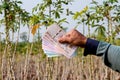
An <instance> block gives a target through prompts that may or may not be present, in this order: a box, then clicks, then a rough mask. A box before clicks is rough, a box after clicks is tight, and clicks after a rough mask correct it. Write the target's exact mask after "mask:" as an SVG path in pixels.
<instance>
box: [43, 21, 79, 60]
mask: <svg viewBox="0 0 120 80" xmlns="http://www.w3.org/2000/svg"><path fill="white" fill-rule="evenodd" d="M65 33H66V32H65V31H64V30H63V29H62V28H60V26H59V25H58V24H56V23H55V24H52V25H50V26H49V27H48V28H47V30H46V32H45V33H44V35H43V36H42V49H43V51H44V53H45V54H46V55H47V56H48V57H56V56H62V55H64V56H66V57H67V58H71V57H73V56H75V54H76V50H77V48H78V47H77V46H71V45H70V44H61V43H59V42H58V39H59V38H60V37H62V36H63V35H64V34H65Z"/></svg>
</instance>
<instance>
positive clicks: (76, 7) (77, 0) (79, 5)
mask: <svg viewBox="0 0 120 80" xmlns="http://www.w3.org/2000/svg"><path fill="white" fill-rule="evenodd" d="M21 1H22V2H23V4H22V5H21V6H22V8H23V9H25V10H26V11H28V12H30V13H31V12H32V8H33V7H34V6H36V5H37V4H38V3H41V2H42V0H21ZM91 1H92V0H74V2H72V5H68V6H67V7H69V8H70V10H72V11H73V12H76V11H81V10H82V9H83V8H84V7H86V6H87V5H89V4H90V2H91ZM97 1H98V2H102V1H103V0H97ZM0 17H1V16H0ZM63 17H66V16H63ZM67 18H68V22H70V23H69V24H64V25H63V26H67V27H68V31H69V30H70V29H72V28H73V27H75V26H76V21H74V20H73V18H72V17H71V16H70V17H67ZM77 29H78V30H79V31H80V32H81V31H82V28H81V27H78V28H77ZM3 31H4V27H0V32H3ZM26 31H27V32H28V29H27V28H26V27H23V28H21V29H20V33H22V32H26ZM43 32H45V31H44V28H43V30H41V33H43ZM2 37H5V35H2ZM16 39H17V34H15V38H14V41H16ZM32 39H33V36H32V34H31V36H30V41H32Z"/></svg>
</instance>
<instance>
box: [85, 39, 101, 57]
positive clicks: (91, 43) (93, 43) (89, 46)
mask: <svg viewBox="0 0 120 80" xmlns="http://www.w3.org/2000/svg"><path fill="white" fill-rule="evenodd" d="M98 44H99V41H97V40H94V39H90V38H88V39H87V42H86V45H85V50H84V56H87V55H88V54H92V55H96V51H97V47H98Z"/></svg>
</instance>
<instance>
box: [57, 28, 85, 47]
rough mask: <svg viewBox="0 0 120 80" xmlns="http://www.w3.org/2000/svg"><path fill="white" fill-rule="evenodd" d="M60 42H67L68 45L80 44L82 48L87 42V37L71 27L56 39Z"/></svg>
mask: <svg viewBox="0 0 120 80" xmlns="http://www.w3.org/2000/svg"><path fill="white" fill-rule="evenodd" d="M58 41H59V42H60V43H68V44H70V45H75V46H80V47H82V48H85V44H86V42H87V38H86V37H85V36H84V35H83V34H81V33H80V32H78V31H77V30H76V29H73V30H71V31H69V32H68V33H66V34H65V35H63V36H62V37H61V38H59V40H58Z"/></svg>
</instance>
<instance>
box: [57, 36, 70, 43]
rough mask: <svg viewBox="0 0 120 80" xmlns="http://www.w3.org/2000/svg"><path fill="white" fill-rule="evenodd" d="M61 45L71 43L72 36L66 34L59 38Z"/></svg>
mask: <svg viewBox="0 0 120 80" xmlns="http://www.w3.org/2000/svg"><path fill="white" fill-rule="evenodd" d="M58 41H59V42H60V43H70V34H66V35H64V36H62V37H61V38H59V40H58Z"/></svg>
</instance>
